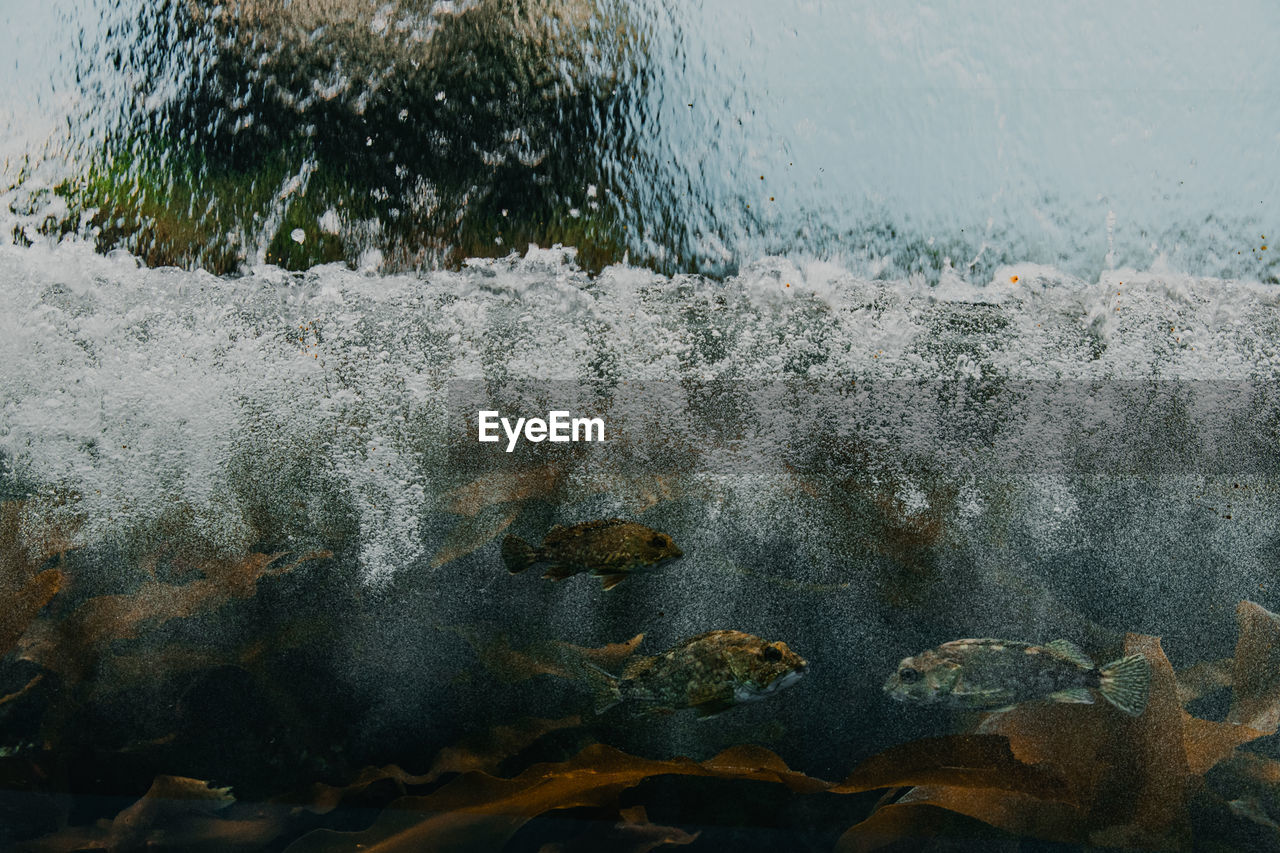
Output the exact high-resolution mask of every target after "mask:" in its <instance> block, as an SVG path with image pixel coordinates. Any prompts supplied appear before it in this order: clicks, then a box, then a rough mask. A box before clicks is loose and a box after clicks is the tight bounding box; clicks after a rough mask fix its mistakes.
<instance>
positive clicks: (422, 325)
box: [0, 241, 1280, 577]
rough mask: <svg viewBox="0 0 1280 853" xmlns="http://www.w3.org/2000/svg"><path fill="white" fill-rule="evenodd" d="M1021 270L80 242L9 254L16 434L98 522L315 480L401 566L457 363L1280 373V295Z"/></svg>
mask: <svg viewBox="0 0 1280 853" xmlns="http://www.w3.org/2000/svg"><path fill="white" fill-rule="evenodd" d="M1011 269H1012V270H1013V271H1012V272H1011V271H1010V269H1006V270H1001V271H1000V273H999V275H998V276H997V279H996V280H995V281H993V282H991V283H990V284H989V285H987V286H985V287H979V286H975V285H969V284H964V283H963V282H959V281H954V282H949V283H947V285H946V286H945V287H943V288H938V289H929V288H927V287H921V286H920V285H919V284H918V283H917V284H912V283H909V282H901V281H899V282H880V281H870V280H866V279H859V278H856V277H854V276H852V275H851V274H849V273H846V272H844V271H842V270H841V269H839V268H838V267H833V266H831V265H829V264H810V265H808V266H798V265H796V264H795V263H794V262H792V261H786V260H781V259H773V260H771V259H766V260H764V261H762V262H760V263H759V264H756V265H753V266H751V267H750V268H749V269H748V270H747V271H746V272H744V273H743V274H742V275H740V276H737V277H734V278H730V279H728V280H727V281H724V282H716V281H711V280H704V279H700V278H694V277H676V278H671V279H669V278H665V277H662V276H659V275H656V274H654V273H652V272H650V271H647V270H643V269H636V268H631V267H626V266H618V265H615V266H612V267H609V268H608V269H606V270H605V271H604V272H603V273H602V274H601V275H600V276H598V277H597V278H594V279H593V278H591V277H589V276H587V275H586V274H584V273H582V272H581V271H579V270H578V269H577V268H576V267H575V266H574V265H573V254H572V252H571V251H567V250H564V249H560V248H554V249H537V248H531V249H530V251H529V252H528V253H527V254H526V255H525V256H524V257H518V256H511V257H509V258H506V259H502V260H496V261H493V260H477V261H473V262H471V263H470V264H468V265H467V267H466V268H465V269H464V270H463V271H462V272H437V273H431V274H428V275H424V276H410V275H395V276H371V275H369V274H367V273H363V272H352V271H349V270H347V269H345V268H343V267H341V266H339V265H330V266H324V267H318V268H316V269H313V270H311V271H310V272H308V273H305V274H291V273H287V272H285V271H282V270H279V269H277V268H274V267H270V266H260V267H258V268H256V269H255V270H254V271H253V272H252V274H250V275H247V276H245V277H243V278H239V279H222V278H217V277H214V276H211V275H209V274H207V273H204V272H184V271H180V270H176V269H146V268H142V267H140V266H139V265H138V264H137V263H136V261H135V260H134V259H133V258H132V257H130V256H128V255H127V254H124V253H113V255H111V256H109V257H103V256H101V255H97V254H95V253H94V252H93V251H91V249H90V248H89V247H88V246H87V245H85V244H83V243H79V242H74V241H71V242H66V243H64V244H61V245H57V246H50V245H44V244H42V245H37V246H35V247H31V248H18V247H13V246H9V247H0V450H3V452H4V453H5V454H7V455H8V456H9V457H10V458H11V460H12V462H13V463H14V465H15V467H16V469H17V470H18V471H19V472H20V473H21V474H22V475H23V476H24V477H26V478H27V479H29V480H30V481H33V482H36V483H39V484H42V485H43V486H45V487H47V488H57V489H59V490H62V491H63V492H64V493H72V494H74V495H75V500H76V502H77V504H78V508H79V509H80V510H81V511H82V512H83V514H84V516H85V517H86V518H87V520H88V522H87V525H86V527H85V528H84V530H83V531H82V535H83V536H84V537H86V538H87V539H101V538H106V539H112V538H121V537H126V536H128V535H132V533H133V532H136V531H137V530H141V529H144V528H146V527H147V526H148V525H157V524H162V523H164V522H165V520H166V519H170V518H172V517H173V515H174V513H175V512H176V511H177V508H181V509H182V511H183V512H184V513H186V514H187V516H189V519H190V521H189V523H190V524H191V525H193V526H194V527H195V528H198V530H199V532H200V535H201V536H203V537H205V538H207V539H209V540H210V541H213V542H216V543H218V544H219V545H221V546H223V547H227V548H243V547H245V546H247V545H248V544H250V540H251V539H252V537H253V536H254V535H255V532H254V527H253V518H252V512H251V506H250V504H252V503H253V500H251V499H250V498H251V496H246V488H247V487H246V485H245V482H244V478H245V477H246V475H249V474H251V475H252V476H253V477H257V478H260V479H261V488H262V489H264V490H268V491H269V490H271V489H276V490H293V491H295V492H296V495H292V496H291V498H290V499H291V500H295V501H296V502H299V503H300V504H301V506H299V507H297V508H296V513H297V516H298V519H299V520H298V521H297V525H298V527H299V528H300V529H301V528H307V527H308V525H310V527H311V528H319V527H323V526H324V524H325V523H328V522H327V520H328V519H330V517H331V516H332V515H333V513H334V510H332V509H331V508H329V504H330V503H332V501H334V500H338V501H340V502H344V504H345V505H347V507H348V509H347V510H344V511H350V512H352V513H354V516H355V518H356V519H357V520H358V527H359V532H358V535H359V537H360V546H359V553H360V555H361V561H362V565H363V567H364V571H365V572H366V573H367V574H368V575H369V576H370V577H384V576H386V575H387V574H388V573H390V572H393V571H395V570H396V569H397V568H398V567H401V566H404V565H407V564H409V563H411V562H412V561H414V560H415V559H418V558H420V557H422V556H423V553H424V548H425V547H426V546H425V545H424V544H423V537H422V531H421V526H422V523H423V518H424V513H426V512H428V510H429V508H430V507H431V506H432V505H433V499H434V496H435V495H437V494H438V493H439V491H440V489H441V488H442V485H441V484H442V479H441V477H442V466H444V464H445V463H444V461H443V459H444V457H443V453H444V450H443V449H442V448H443V444H444V442H445V441H446V440H447V439H448V438H449V437H450V436H449V435H448V434H447V432H446V430H447V429H448V428H450V427H448V426H447V425H446V420H445V418H446V413H445V396H446V387H447V385H446V383H448V382H449V381H450V380H454V379H478V378H479V379H487V380H489V381H504V380H552V379H560V380H596V379H599V380H606V381H608V382H622V381H634V380H670V379H676V380H690V379H714V378H731V379H736V380H751V379H758V380H772V379H777V378H790V379H798V380H821V381H828V382H834V383H847V382H848V381H849V380H851V379H856V380H859V381H861V380H864V379H889V378H908V379H937V378H963V377H965V376H976V375H980V376H982V377H984V378H1011V379H1091V380H1097V379H1125V378H1142V379H1152V378H1156V379H1249V378H1274V377H1275V376H1276V373H1277V369H1278V365H1280V348H1278V347H1277V345H1276V344H1275V341H1277V340H1280V328H1277V312H1276V310H1275V309H1276V304H1277V296H1278V294H1277V293H1276V291H1275V290H1274V289H1273V288H1269V287H1265V286H1261V285H1257V284H1249V283H1245V282H1232V281H1221V280H1213V279H1204V278H1199V279H1196V278H1189V277H1185V276H1177V275H1174V274H1170V273H1153V272H1146V273H1142V272H1136V271H1132V270H1116V271H1111V272H1108V273H1106V274H1105V275H1103V276H1102V277H1101V278H1100V279H1099V280H1098V281H1096V282H1092V283H1088V282H1081V281H1078V280H1076V279H1073V278H1072V277H1070V276H1066V275H1063V274H1061V273H1056V272H1055V271H1054V270H1052V269H1049V268H1045V267H1032V266H1023V267H1016V268H1011ZM1014 274H1017V275H1018V276H1019V282H1018V283H1017V284H1016V285H1014V284H1012V283H1011V282H1010V281H1009V280H1008V279H1009V278H1010V277H1011V276H1012V275H1014ZM788 284H790V285H791V286H790V287H787V285H788ZM975 312H976V313H975ZM695 438H696V436H695ZM299 471H301V472H302V473H298V472H299ZM287 477H293V478H294V479H293V480H287ZM298 477H302V478H303V479H304V480H305V482H301V481H298V479H297V478H298ZM273 478H276V479H273ZM286 480H287V481H286ZM308 484H309V485H308ZM326 502H328V503H326Z"/></svg>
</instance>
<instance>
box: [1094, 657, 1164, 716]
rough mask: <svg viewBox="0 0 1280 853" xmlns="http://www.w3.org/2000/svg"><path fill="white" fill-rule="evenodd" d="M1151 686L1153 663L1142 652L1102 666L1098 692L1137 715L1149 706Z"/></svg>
mask: <svg viewBox="0 0 1280 853" xmlns="http://www.w3.org/2000/svg"><path fill="white" fill-rule="evenodd" d="M1150 686H1151V664H1150V663H1148V662H1147V659H1146V658H1145V657H1144V656H1142V655H1140V654H1139V655H1129V656H1128V657H1125V658H1120V660H1116V661H1112V662H1111V663H1109V664H1107V665H1106V666H1104V667H1103V668H1102V670H1101V673H1100V678H1099V684H1098V692H1100V693H1101V694H1102V698H1104V699H1106V700H1107V701H1108V702H1110V703H1111V704H1112V705H1115V706H1116V707H1117V708H1119V709H1120V710H1121V711H1124V712H1125V713H1126V714H1128V715H1130V716H1131V717H1136V716H1138V715H1139V714H1141V713H1142V712H1143V710H1144V709H1145V708H1146V707H1147V692H1148V690H1149V688H1150Z"/></svg>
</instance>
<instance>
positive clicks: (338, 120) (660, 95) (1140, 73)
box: [0, 0, 1280, 282]
mask: <svg viewBox="0 0 1280 853" xmlns="http://www.w3.org/2000/svg"><path fill="white" fill-rule="evenodd" d="M240 5H243V6H244V10H243V14H242V15H241V16H239V17H236V13H235V11H234V10H236V9H238V8H240ZM508 5H509V4H506V5H504V4H502V3H497V2H467V3H435V4H431V3H425V2H401V3H395V4H387V5H383V6H378V5H377V4H368V5H366V4H361V3H352V4H348V5H342V4H339V5H338V6H334V7H333V9H334V10H336V11H331V12H325V11H323V10H324V9H328V8H329V7H327V6H323V5H322V4H318V3H310V2H295V3H292V4H289V3H275V4H273V3H271V2H266V0H263V2H253V3H246V4H231V5H227V6H216V7H207V10H206V11H200V10H201V9H203V8H205V7H201V6H199V5H190V6H188V5H184V4H162V5H160V6H155V5H153V4H131V3H80V4H74V3H67V4H62V5H53V6H50V7H47V8H45V9H42V10H37V11H34V12H32V11H26V10H24V11H21V12H19V11H17V10H14V11H10V12H7V13H5V14H7V16H8V18H7V20H8V22H9V26H8V27H7V28H6V36H5V38H6V39H7V40H8V42H7V44H8V50H7V51H6V55H8V56H11V57H13V59H12V62H10V63H6V65H7V67H6V68H5V69H4V71H3V72H0V73H4V74H5V75H6V79H7V80H8V81H9V86H8V87H7V88H8V89H9V90H10V91H11V92H12V95H11V96H10V98H9V100H10V102H11V106H10V111H12V117H10V118H7V119H6V125H7V127H8V128H9V132H8V133H6V134H5V136H6V137H7V139H6V147H7V150H6V154H8V155H9V164H10V165H9V168H8V169H7V170H6V172H7V173H8V174H9V175H10V176H11V177H10V179H9V180H10V181H12V180H14V177H13V176H14V175H17V176H19V177H20V176H21V175H22V174H23V173H24V172H34V173H35V174H37V175H40V176H41V177H40V179H39V180H37V181H35V182H34V184H32V183H31V182H30V181H28V182H27V183H28V185H29V187H28V189H36V188H39V187H43V186H45V185H46V184H50V185H53V186H57V187H60V188H61V189H60V190H59V191H58V192H57V195H58V196H60V197H61V198H62V199H64V200H65V201H66V203H67V205H68V206H67V208H65V209H64V208H63V207H62V206H61V202H59V203H57V204H55V205H54V207H52V208H50V207H48V206H47V201H48V199H46V198H45V195H44V194H43V193H41V192H37V193H36V196H37V197H36V198H34V199H33V198H30V197H29V193H27V192H22V191H19V192H17V193H16V194H12V195H11V196H10V197H9V198H10V201H9V204H8V205H6V207H16V208H17V210H18V211H19V213H20V220H19V221H20V222H22V223H34V225H35V227H36V228H43V230H45V231H50V230H51V231H54V232H57V233H61V232H64V231H66V230H68V229H70V230H73V231H76V230H85V231H86V233H90V234H94V235H96V236H95V237H94V239H95V240H96V242H97V243H98V245H99V246H100V247H101V248H109V247H111V246H124V247H127V248H130V249H131V250H132V251H134V252H135V253H136V254H140V255H141V256H143V257H144V258H147V259H149V260H150V262H152V263H153V264H165V263H178V264H181V265H187V264H190V263H193V262H194V263H199V264H201V265H203V266H205V267H206V268H209V269H215V270H218V271H233V270H235V269H236V268H238V267H239V266H240V265H241V264H242V263H245V262H250V263H252V262H261V261H264V260H266V261H273V262H277V263H281V264H283V265H286V266H290V267H294V268H300V267H302V268H305V267H306V266H309V265H311V264H313V263H315V262H317V261H332V260H343V261H345V262H346V263H348V264H350V265H359V264H360V263H361V262H362V261H361V258H364V262H365V263H370V262H375V261H376V262H379V263H381V264H382V265H383V266H385V267H387V268H390V269H403V268H406V267H419V266H424V265H425V266H433V265H435V264H439V263H446V264H450V263H452V264H456V263H457V262H458V261H459V260H460V259H461V258H463V257H467V256H476V255H486V256H487V255H505V254H507V253H508V252H509V251H511V250H513V249H514V250H517V251H521V252H523V250H524V248H525V246H526V244H527V243H529V242H535V243H538V244H539V245H542V246H548V245H551V244H552V243H554V242H561V243H565V244H567V245H574V246H576V247H577V248H579V250H580V253H581V255H580V257H581V259H582V261H583V262H584V263H586V264H587V265H588V266H590V267H593V268H598V267H599V266H600V265H602V264H604V263H608V262H614V261H619V260H622V259H623V258H624V257H625V258H629V259H630V260H631V261H632V262H633V263H643V264H645V265H652V266H656V267H657V268H659V269H661V270H664V271H668V272H670V271H703V272H710V273H715V274H722V273H724V272H729V271H733V270H734V269H737V268H738V267H739V266H740V265H741V264H742V263H744V262H747V261H749V260H752V259H754V258H758V257H760V256H762V255H777V254H784V255H790V256H798V257H805V258H811V257H817V258H823V259H829V260H833V261H836V262H839V263H842V264H844V265H846V266H848V267H850V268H851V269H852V270H853V271H856V272H859V273H862V274H866V275H870V276H883V277H886V278H894V277H898V276H904V275H907V274H910V273H913V272H920V273H924V274H925V275H926V276H928V277H930V278H931V279H934V280H936V279H937V277H938V276H939V275H940V274H941V271H942V270H944V269H946V268H948V267H950V268H952V269H954V270H956V271H957V273H958V274H959V275H961V276H962V277H965V278H968V279H971V280H975V281H978V282H982V281H985V280H987V279H988V278H989V276H990V274H991V272H992V270H993V269H994V268H995V267H996V266H998V265H999V264H1002V263H1010V262H1037V263H1045V264H1052V265H1054V266H1056V267H1058V268H1059V269H1062V270H1063V271H1064V272H1067V273H1071V274H1073V275H1078V276H1083V277H1085V278H1089V279H1093V278H1096V276H1097V274H1098V273H1099V272H1100V271H1102V270H1106V269H1115V268H1120V267H1125V266H1135V267H1137V268H1147V267H1149V266H1151V265H1155V266H1156V267H1157V268H1161V269H1163V268H1169V269H1173V270H1176V271H1179V272H1185V273H1190V274H1201V275H1212V276H1220V277H1244V278H1251V279H1258V280H1264V281H1272V280H1273V279H1274V276H1275V273H1274V266H1273V264H1272V262H1271V261H1270V260H1269V259H1270V258H1272V257H1274V254H1267V253H1266V252H1264V251H1263V249H1262V246H1264V245H1265V244H1266V236H1265V235H1266V234H1267V233H1268V230H1270V229H1272V228H1273V227H1274V225H1273V224H1274V223H1276V221H1277V210H1276V208H1275V205H1276V201H1275V199H1276V198H1277V197H1280V194H1278V193H1277V192H1276V190H1277V186H1276V179H1275V170H1273V169H1269V168H1268V167H1267V164H1268V163H1269V162H1270V161H1271V160H1273V159H1274V158H1275V156H1276V154H1277V153H1278V152H1280V126H1277V124H1276V120H1275V117H1274V111H1273V110H1272V109H1271V108H1270V105H1271V103H1272V101H1273V100H1274V98H1273V95H1274V93H1275V91H1276V88H1277V83H1278V82H1280V67H1277V64H1276V60H1275V59H1274V56H1273V51H1271V50H1270V49H1269V33H1271V32H1273V31H1274V29H1275V26H1276V23H1277V22H1276V21H1275V20H1274V19H1275V14H1276V13H1275V11H1274V10H1273V9H1271V8H1270V7H1269V6H1268V5H1267V4H1249V3H1237V4H1231V5H1230V6H1229V7H1227V8H1224V9H1223V10H1221V11H1220V12H1218V13H1215V14H1212V15H1211V14H1209V13H1208V12H1207V11H1206V10H1204V9H1203V8H1200V7H1196V6H1193V5H1184V6H1180V7H1178V8H1168V7H1167V5H1166V4H1151V3H1141V2H1126V3H1122V4H1119V5H1115V4H1099V5H1097V6H1096V7H1095V6H1089V7H1085V8H1081V9H1078V10H1073V11H1072V12H1071V13H1070V14H1067V13H1058V12H1051V11H1048V10H1038V9H1037V10H1033V9H1026V8H1022V7H1020V6H1018V5H1017V4H1008V3H1001V2H990V3H982V4H979V5H978V6H973V5H971V4H949V3H934V4H922V5H919V6H912V7H903V9H901V10H896V11H894V10H886V9H884V8H882V7H880V6H879V5H877V4H824V3H751V4H747V5H746V6H743V5H742V4H740V3H732V4H730V3H721V2H711V0H704V2H700V3H696V4H667V3H663V2H660V1H659V0H641V2H630V3H622V2H614V0H602V2H591V1H590V0H565V2H555V3H552V2H545V0H544V2H541V3H525V4H519V5H517V6H516V7H512V8H513V9H519V10H521V11H519V12H512V11H510V10H507V11H504V10H506V9H507V6H508ZM272 10H275V11H272ZM326 15H330V16H331V19H328V18H326ZM64 116H65V117H67V121H63V117H64ZM24 150H25V151H27V152H28V153H29V154H30V156H31V158H32V159H31V160H29V161H25V160H23V159H22V157H21V152H22V151H24ZM41 163H45V164H49V163H56V164H58V166H57V167H54V166H52V165H50V166H48V169H49V171H47V172H45V171H42V170H41V169H40V168H39V165H38V164H41ZM63 164H67V165H65V166H64V165H63ZM93 210H96V211H97V212H96V214H90V213H89V212H88V211H93ZM81 214H83V216H81ZM82 219H83V220H84V221H83V222H82V221H81V220H82ZM82 226H83V228H82ZM295 229H300V230H301V232H302V234H301V240H300V241H296V240H295V239H294V237H293V236H292V235H294V234H295V233H296V232H295ZM19 230H21V229H19ZM372 249H376V250H377V252H378V254H376V255H369V254H368V252H369V250H372Z"/></svg>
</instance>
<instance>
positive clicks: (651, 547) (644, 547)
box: [502, 518, 684, 589]
mask: <svg viewBox="0 0 1280 853" xmlns="http://www.w3.org/2000/svg"><path fill="white" fill-rule="evenodd" d="M682 556H684V552H683V551H681V550H680V547H679V546H678V545H676V543H675V542H673V541H672V539H671V537H670V536H668V535H667V534H665V533H662V532H660V531H657V530H654V529H653V528H651V527H645V526H644V525H643V524H637V523H636V522H634V521H624V520H623V519H621V518H606V519H603V520H599V521H584V522H581V523H579V524H574V525H571V526H569V527H564V526H562V525H559V524H557V525H556V526H555V527H553V528H551V530H550V532H548V533H547V535H546V538H545V539H543V540H542V545H541V546H540V547H537V548H535V547H534V546H532V545H530V544H529V543H528V542H526V541H524V540H523V539H521V538H520V537H519V536H516V535H514V534H511V535H508V536H507V537H506V538H505V539H503V540H502V562H503V563H504V564H505V565H506V567H507V571H509V572H510V573H511V574H513V575H514V574H519V573H520V572H523V571H524V570H525V569H527V568H529V567H530V566H532V565H535V564H537V563H549V564H550V565H549V566H548V567H547V570H546V572H545V573H544V574H543V575H542V576H543V577H544V578H549V579H551V580H555V581H560V580H564V579H565V578H568V577H573V576H574V575H576V574H579V573H581V572H590V573H591V574H593V575H596V576H598V577H599V578H600V579H601V580H602V581H603V583H604V588H605V589H613V588H614V587H615V586H617V585H618V584H620V583H622V581H623V580H625V579H626V577H627V575H628V574H629V573H630V572H632V571H634V570H635V569H638V568H641V567H643V566H657V565H659V564H661V563H665V562H667V561H668V560H674V559H677V558H679V557H682Z"/></svg>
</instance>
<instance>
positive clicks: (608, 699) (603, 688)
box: [569, 658, 622, 715]
mask: <svg viewBox="0 0 1280 853" xmlns="http://www.w3.org/2000/svg"><path fill="white" fill-rule="evenodd" d="M569 668H570V670H571V671H573V673H574V674H575V675H578V676H579V677H581V678H582V680H583V681H585V682H586V683H587V686H588V687H590V688H591V693H592V697H593V701H592V707H593V710H594V711H595V713H596V714H597V715H600V714H603V713H604V712H605V711H607V710H609V709H610V708H612V707H613V706H614V705H617V704H618V703H619V702H621V701H622V690H621V689H620V687H619V685H620V682H619V679H618V676H616V675H614V674H613V673H612V672H609V671H608V670H606V669H603V668H601V667H598V666H596V665H595V664H594V663H592V662H591V661H589V660H585V659H582V658H579V659H577V660H574V661H572V662H570V663H569Z"/></svg>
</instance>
